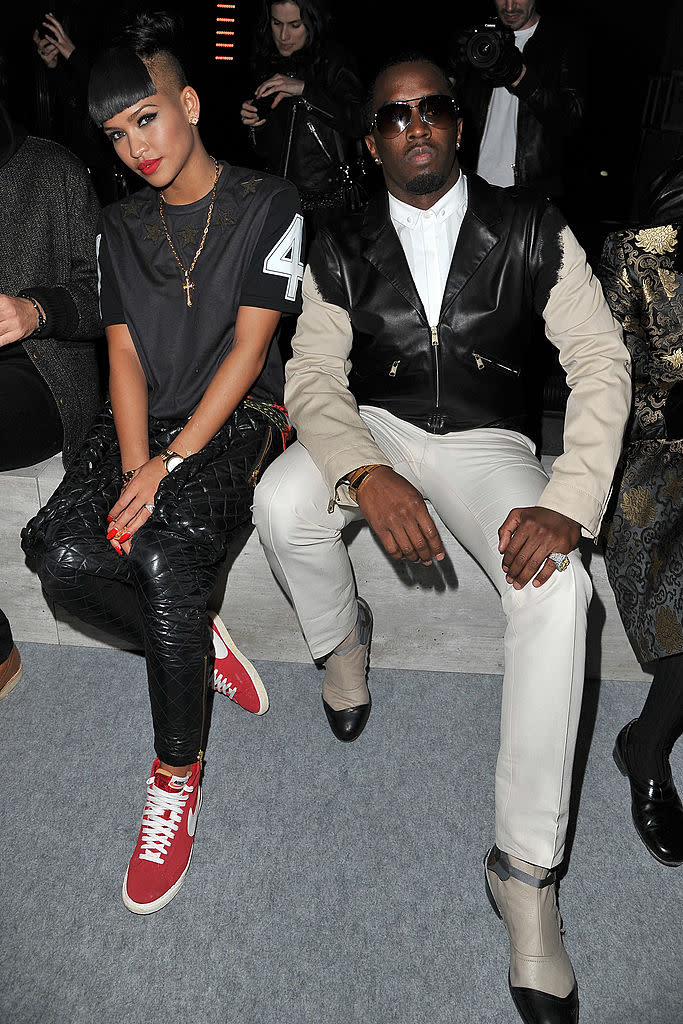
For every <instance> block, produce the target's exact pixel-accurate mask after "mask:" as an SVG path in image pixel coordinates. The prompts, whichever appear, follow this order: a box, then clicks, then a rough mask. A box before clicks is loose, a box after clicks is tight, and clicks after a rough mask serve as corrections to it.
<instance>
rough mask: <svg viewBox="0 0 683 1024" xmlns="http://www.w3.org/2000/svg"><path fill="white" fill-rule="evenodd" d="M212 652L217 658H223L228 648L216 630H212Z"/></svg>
mask: <svg viewBox="0 0 683 1024" xmlns="http://www.w3.org/2000/svg"><path fill="white" fill-rule="evenodd" d="M213 650H214V654H215V655H216V657H217V658H219V659H220V658H225V657H226V656H227V653H228V648H227V647H226V646H225V644H224V643H223V637H222V636H221V635H220V633H219V632H218V630H217V629H215V628H214V630H213Z"/></svg>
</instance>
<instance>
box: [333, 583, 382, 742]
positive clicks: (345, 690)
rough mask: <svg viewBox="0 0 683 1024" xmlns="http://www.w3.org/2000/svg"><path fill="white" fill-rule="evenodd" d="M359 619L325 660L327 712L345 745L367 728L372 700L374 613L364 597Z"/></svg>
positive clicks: (360, 601) (359, 602)
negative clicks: (370, 674)
mask: <svg viewBox="0 0 683 1024" xmlns="http://www.w3.org/2000/svg"><path fill="white" fill-rule="evenodd" d="M357 600H358V619H357V620H356V625H355V626H354V627H353V630H352V631H351V633H350V634H349V636H348V637H347V638H346V640H345V641H344V642H343V643H342V644H340V645H339V647H337V648H335V650H334V651H333V652H332V653H331V654H330V655H329V656H328V657H327V659H326V660H325V676H324V678H323V693H322V697H323V708H324V709H325V715H326V716H327V721H328V723H329V726H330V729H331V730H332V732H333V733H334V735H335V736H336V737H337V739H338V740H341V741H342V742H343V743H349V742H350V741H352V740H355V739H357V738H358V737H359V736H360V734H361V733H362V731H363V729H364V728H365V726H366V725H367V721H368V718H369V717H370V708H371V707H372V700H371V697H370V691H369V690H368V687H367V674H368V662H369V659H370V641H371V639H372V612H371V611H370V608H369V607H368V605H367V603H366V602H365V601H364V600H363V598H362V597H359V598H357Z"/></svg>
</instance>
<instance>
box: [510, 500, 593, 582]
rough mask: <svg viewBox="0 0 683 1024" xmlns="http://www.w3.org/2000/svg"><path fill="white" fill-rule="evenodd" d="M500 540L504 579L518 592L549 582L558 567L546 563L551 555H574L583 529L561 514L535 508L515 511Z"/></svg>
mask: <svg viewBox="0 0 683 1024" xmlns="http://www.w3.org/2000/svg"><path fill="white" fill-rule="evenodd" d="M498 537H499V538H500V543H499V544H498V550H499V551H500V552H501V554H502V555H503V572H504V573H505V578H506V579H507V581H508V583H511V584H512V585H513V587H514V588H515V590H521V589H522V587H525V586H526V585H527V583H528V582H529V580H531V579H533V585H534V586H535V587H542V586H543V584H544V583H547V582H548V580H549V579H550V577H551V576H552V574H553V573H554V572H555V569H556V567H555V563H554V562H551V561H549V560H547V559H548V555H549V554H550V553H551V552H554V551H557V552H560V553H562V554H568V553H569V552H570V551H573V550H574V548H575V547H576V546H577V544H578V543H579V538H580V537H581V527H580V526H579V524H578V523H577V522H575V521H574V520H573V519H569V518H568V516H563V515H562V513H561V512H553V510H552V509H549V508H541V507H540V506H539V505H536V506H534V507H533V508H513V509H512V511H511V512H510V513H509V514H508V517H507V519H506V520H505V522H504V523H503V525H502V526H501V528H500V529H499V530H498ZM544 562H545V565H543V563H544ZM542 565H543V568H542V569H541V566H542ZM539 569H541V571H540V572H538V570H539ZM536 573H538V575H536Z"/></svg>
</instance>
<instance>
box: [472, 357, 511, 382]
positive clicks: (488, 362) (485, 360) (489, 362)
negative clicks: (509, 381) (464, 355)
mask: <svg viewBox="0 0 683 1024" xmlns="http://www.w3.org/2000/svg"><path fill="white" fill-rule="evenodd" d="M472 358H473V359H474V361H475V363H476V364H477V369H478V370H485V369H486V367H487V366H493V367H495V369H496V370H503V372H504V373H510V374H512V376H513V377H519V376H520V375H521V372H522V371H521V370H519V369H517V367H515V366H508V365H507V364H506V363H499V362H498V361H497V360H496V359H490V358H489V357H488V356H481V355H479V353H478V352H473V353H472Z"/></svg>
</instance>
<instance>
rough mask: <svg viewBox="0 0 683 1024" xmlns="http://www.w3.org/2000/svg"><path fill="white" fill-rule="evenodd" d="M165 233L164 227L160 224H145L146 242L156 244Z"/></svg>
mask: <svg viewBox="0 0 683 1024" xmlns="http://www.w3.org/2000/svg"><path fill="white" fill-rule="evenodd" d="M163 233H164V229H163V228H162V227H161V225H160V224H145V241H146V242H154V244H155V245H156V243H157V242H158V241H159V239H160V238H161V236H162V235H163Z"/></svg>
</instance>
